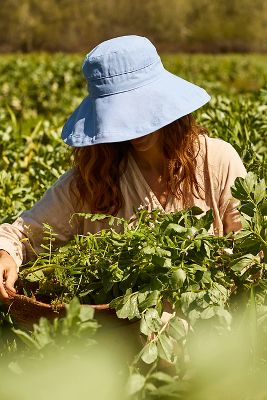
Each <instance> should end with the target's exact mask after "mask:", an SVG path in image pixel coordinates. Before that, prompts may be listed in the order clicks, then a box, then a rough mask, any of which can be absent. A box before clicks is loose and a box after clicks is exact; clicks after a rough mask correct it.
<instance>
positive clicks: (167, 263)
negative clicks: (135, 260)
mask: <svg viewBox="0 0 267 400" xmlns="http://www.w3.org/2000/svg"><path fill="white" fill-rule="evenodd" d="M151 261H152V262H153V264H154V265H156V266H159V267H163V268H170V267H171V265H172V262H171V259H170V258H166V257H161V256H159V255H158V254H153V255H152V258H151Z"/></svg>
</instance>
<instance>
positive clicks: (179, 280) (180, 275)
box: [170, 268, 186, 290]
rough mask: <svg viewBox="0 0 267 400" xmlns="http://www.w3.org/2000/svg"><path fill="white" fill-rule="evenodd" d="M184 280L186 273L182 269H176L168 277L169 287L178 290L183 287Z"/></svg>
mask: <svg viewBox="0 0 267 400" xmlns="http://www.w3.org/2000/svg"><path fill="white" fill-rule="evenodd" d="M185 280H186V272H185V271H184V270H183V269H182V268H177V269H175V270H173V272H172V274H171V277H170V283H171V287H172V288H173V289H174V290H175V289H179V288H181V287H182V286H183V284H184V281H185Z"/></svg>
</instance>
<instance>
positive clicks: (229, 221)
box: [219, 143, 247, 234]
mask: <svg viewBox="0 0 267 400" xmlns="http://www.w3.org/2000/svg"><path fill="white" fill-rule="evenodd" d="M223 151H225V153H226V154H225V158H224V159H225V162H224V163H223V170H224V171H223V173H222V177H223V178H222V182H221V193H220V200H219V212H220V216H221V219H222V222H223V231H224V234H227V233H229V232H232V231H238V230H239V229H241V228H242V225H241V222H240V214H239V211H238V210H237V206H238V204H239V201H238V200H236V199H234V198H233V196H232V194H231V186H233V185H234V182H235V179H236V178H237V177H242V178H244V177H245V176H246V175H247V171H246V168H245V167H244V164H243V162H242V160H241V158H240V157H239V155H238V153H237V151H236V150H235V149H234V147H233V146H232V145H230V144H229V143H225V149H224V150H223Z"/></svg>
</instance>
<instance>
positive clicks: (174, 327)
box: [168, 317, 188, 341]
mask: <svg viewBox="0 0 267 400" xmlns="http://www.w3.org/2000/svg"><path fill="white" fill-rule="evenodd" d="M187 333H188V322H187V321H186V320H185V319H182V318H179V317H174V318H172V319H171V320H170V322H169V326H168V334H169V335H170V336H172V337H173V338H174V339H175V340H177V341H179V340H181V339H183V338H184V337H185V336H186V335H187Z"/></svg>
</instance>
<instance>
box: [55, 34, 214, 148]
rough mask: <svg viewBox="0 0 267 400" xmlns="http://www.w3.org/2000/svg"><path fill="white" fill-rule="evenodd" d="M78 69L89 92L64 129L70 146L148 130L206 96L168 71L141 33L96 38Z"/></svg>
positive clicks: (130, 136)
mask: <svg viewBox="0 0 267 400" xmlns="http://www.w3.org/2000/svg"><path fill="white" fill-rule="evenodd" d="M82 69H83V73H84V75H85V77H86V79H87V83H88V91H89V95H88V96H87V97H86V98H85V99H84V100H83V101H82V103H81V104H80V105H79V106H78V108H77V109H76V110H75V111H74V113H73V114H72V115H71V116H70V117H69V119H68V120H67V122H66V123H65V125H64V127H63V130H62V139H63V141H64V142H65V143H67V144H68V145H70V146H73V147H82V146H89V145H93V144H97V143H110V142H120V141H125V140H130V139H135V138H138V137H141V136H144V135H147V134H149V133H152V132H154V131H156V130H158V129H160V128H161V127H163V126H165V125H167V124H169V123H171V122H173V121H175V120H176V119H178V118H181V117H182V116H184V115H186V114H189V113H191V112H193V111H195V110H197V109H198V108H200V107H201V106H203V105H204V104H205V103H207V102H208V101H209V100H210V96H209V95H208V94H207V92H206V91H205V90H204V89H202V88H200V87H199V86H196V85H194V84H192V83H190V82H188V81H186V80H184V79H182V78H180V77H178V76H176V75H174V74H172V73H170V72H169V71H167V70H166V69H165V68H164V67H163V65H162V62H161V59H160V57H159V55H158V53H157V50H156V48H155V47H154V46H153V44H152V43H151V42H150V41H149V40H148V39H147V38H145V37H142V36H135V35H130V36H121V37H117V38H114V39H110V40H107V41H105V42H102V43H100V44H99V45H98V46H96V47H95V48H94V49H93V50H92V51H91V52H90V53H88V54H87V56H86V57H85V60H84V63H83V67H82Z"/></svg>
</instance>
